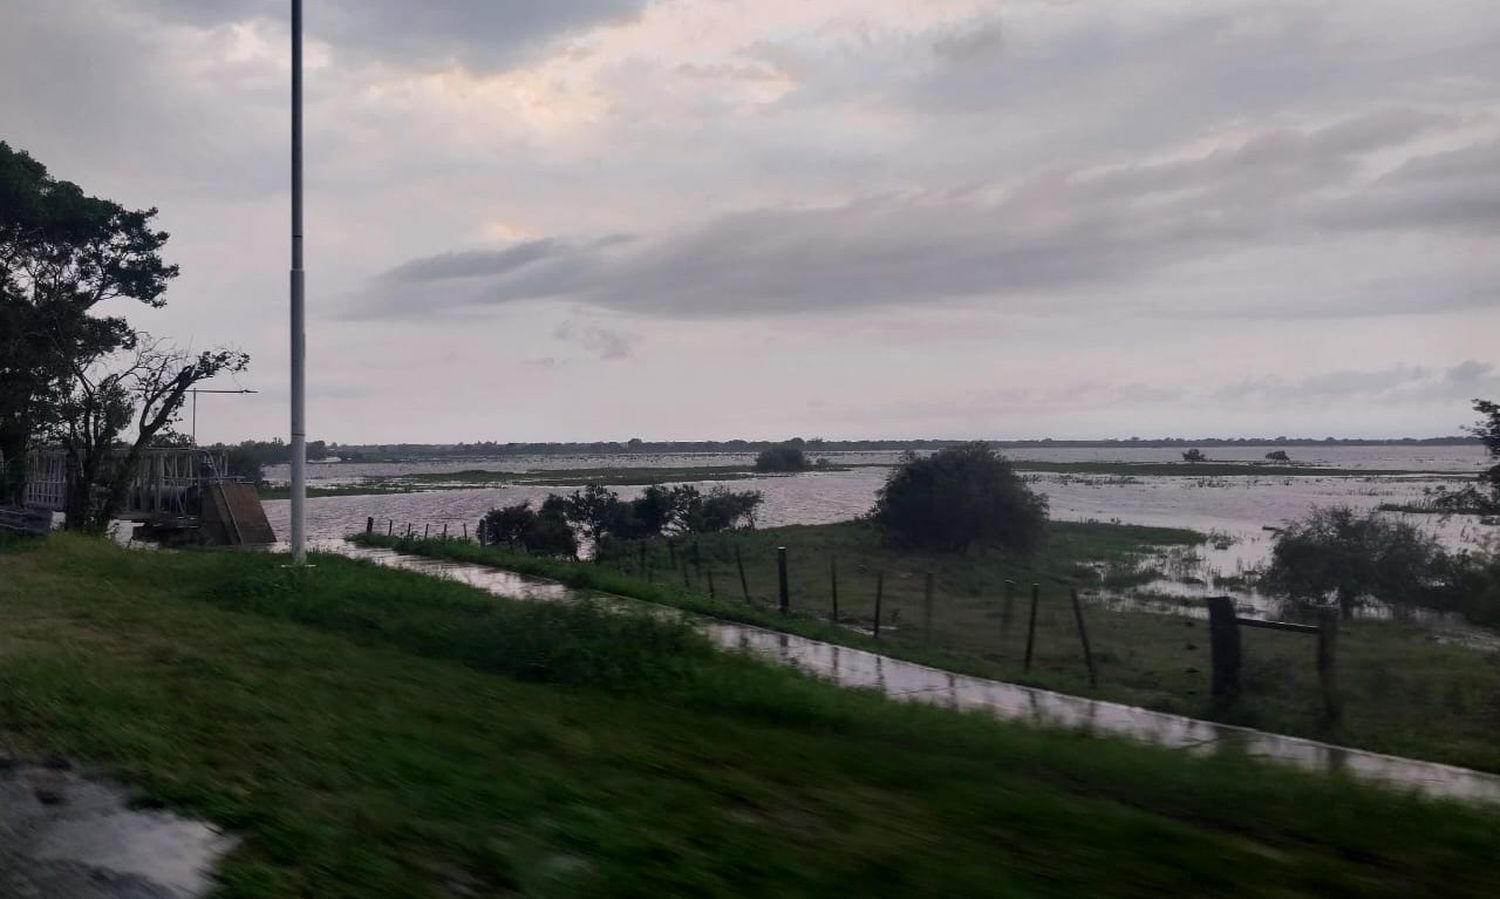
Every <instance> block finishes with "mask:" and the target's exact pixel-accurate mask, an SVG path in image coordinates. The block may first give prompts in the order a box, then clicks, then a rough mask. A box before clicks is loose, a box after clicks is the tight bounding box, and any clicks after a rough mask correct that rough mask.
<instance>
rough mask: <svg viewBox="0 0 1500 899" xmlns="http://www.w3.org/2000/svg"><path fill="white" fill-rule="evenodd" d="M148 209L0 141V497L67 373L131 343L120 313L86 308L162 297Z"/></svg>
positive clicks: (56, 402)
mask: <svg viewBox="0 0 1500 899" xmlns="http://www.w3.org/2000/svg"><path fill="white" fill-rule="evenodd" d="M155 216H156V210H155V209H147V210H128V209H126V208H124V207H123V206H121V205H119V204H118V203H115V202H112V201H109V200H103V199H100V198H97V197H91V196H88V195H87V194H85V193H84V192H83V190H82V189H81V188H80V187H78V185H76V184H72V183H70V182H67V181H58V180H56V179H55V178H53V177H52V176H51V175H49V174H48V172H47V169H46V167H45V166H43V165H42V164H41V163H40V162H37V161H36V160H35V159H33V158H31V156H29V155H28V154H26V153H25V152H22V151H18V150H13V149H11V147H10V146H9V145H7V144H5V143H4V142H0V456H3V457H4V459H5V471H4V477H3V478H0V503H7V502H11V503H14V502H19V501H20V498H21V495H22V493H23V491H24V489H25V483H26V469H25V465H26V457H27V452H28V450H29V449H30V446H31V444H32V441H33V440H34V439H35V438H36V437H37V435H38V434H39V433H40V432H41V431H42V430H43V429H44V428H47V427H49V426H53V425H55V424H56V419H55V416H54V414H53V412H54V410H56V409H58V408H59V407H60V400H61V399H62V397H63V395H64V394H65V393H67V392H68V389H69V387H68V384H69V382H70V381H71V380H72V379H73V378H74V376H75V373H76V371H77V370H78V369H79V368H84V367H87V366H88V365H90V364H91V363H92V362H93V361H95V360H97V359H99V358H101V357H103V356H105V355H107V354H109V353H112V352H115V351H117V350H121V349H126V348H128V347H129V346H130V345H131V343H132V333H131V330H130V327H129V326H128V325H127V324H126V322H125V320H124V319H123V318H120V317H107V316H106V317H100V316H95V315H92V314H91V311H92V310H93V309H94V308H95V307H96V306H98V305H99V304H100V303H103V302H105V301H106V300H110V299H115V298H126V299H132V300H137V301H139V302H142V303H145V304H146V305H148V306H153V307H159V306H161V305H163V301H162V300H161V295H162V293H163V292H164V291H165V290H166V287H167V283H168V282H169V281H170V280H171V279H172V278H175V277H176V276H177V267H176V266H174V265H167V264H166V263H164V262H163V261H162V258H161V255H160V250H161V248H162V245H163V244H165V243H166V240H167V234H166V232H164V231H156V230H153V229H152V228H151V220H152V219H153V218H154V217H155ZM100 411H101V413H102V412H103V411H104V410H102V409H101V410H100Z"/></svg>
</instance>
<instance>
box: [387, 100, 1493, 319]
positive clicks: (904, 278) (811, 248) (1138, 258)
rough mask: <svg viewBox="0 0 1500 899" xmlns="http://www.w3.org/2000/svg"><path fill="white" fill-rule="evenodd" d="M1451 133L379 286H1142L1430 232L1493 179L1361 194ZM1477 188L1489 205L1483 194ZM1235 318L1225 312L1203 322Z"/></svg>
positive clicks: (621, 291)
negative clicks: (1364, 179)
mask: <svg viewBox="0 0 1500 899" xmlns="http://www.w3.org/2000/svg"><path fill="white" fill-rule="evenodd" d="M1448 122H1449V120H1448V119H1447V118H1445V117H1443V116H1439V115H1435V114H1430V113H1424V112H1419V111H1412V110H1402V109H1394V110H1382V111H1377V112H1374V113H1370V114H1367V115H1363V116H1358V117H1354V118H1351V119H1347V120H1344V121H1339V122H1336V123H1333V124H1331V125H1328V126H1325V127H1322V128H1314V129H1303V130H1293V129H1274V130H1269V131H1265V132H1263V133H1261V134H1258V135H1255V136H1253V137H1251V138H1249V139H1247V140H1245V141H1244V142H1242V143H1240V144H1238V145H1235V146H1231V147H1227V148H1222V149H1218V150H1215V151H1212V152H1208V153H1206V154H1203V155H1200V156H1197V157H1193V158H1186V159H1179V160H1172V161H1167V162H1153V163H1149V164H1141V165H1128V166H1114V167H1110V168H1105V169H1091V170H1079V171H1072V172H1067V171H1059V172H1047V173H1043V174H1041V175H1037V176H1034V177H1032V178H1030V179H1027V180H1024V181H1022V182H1021V183H1020V184H1018V185H1017V186H1015V187H1014V188H1012V189H1010V190H1008V191H1004V192H996V191H986V190H978V191H972V192H969V193H967V194H964V195H959V196H954V195H952V194H949V193H938V194H932V193H916V194H906V195H894V196H885V197H877V198H871V199H868V200H864V201H860V202H854V203H849V204H846V205H842V206H836V207H827V208H779V209H762V210H752V211H747V212H740V213H735V214H730V215H726V216H723V217H720V218H718V219H714V220H711V221H708V222H705V223H703V224H701V225H699V226H697V227H694V228H688V229H684V230H681V231H677V232H674V233H668V234H665V235H661V236H659V237H657V238H656V239H654V240H646V239H640V240H634V241H630V242H625V243H609V244H606V243H604V242H599V241H596V242H593V243H591V244H590V243H583V242H577V241H538V242H534V243H532V244H524V245H519V246H515V247H511V248H507V249H505V250H501V251H495V252H491V253H481V254H475V253H465V254H453V255H447V256H440V257H434V258H430V259H425V260H414V261H412V262H409V263H407V264H406V265H404V266H401V267H399V268H398V269H396V270H394V271H393V272H392V273H390V274H389V275H387V276H386V277H385V278H383V279H382V280H386V281H389V280H391V279H392V277H393V276H399V277H398V278H397V280H400V281H402V282H404V284H405V285H407V286H415V284H416V282H421V287H422V288H423V289H427V288H437V287H439V286H442V285H440V284H439V282H440V281H443V280H446V279H450V278H452V277H453V276H454V273H455V272H457V273H460V274H462V275H464V276H465V277H467V278H470V279H471V280H472V282H473V283H472V284H471V285H470V286H469V287H468V288H467V289H465V290H458V291H455V290H449V291H448V292H447V293H446V294H445V297H444V300H443V302H445V303H448V304H451V305H457V306H466V305H484V304H496V303H506V302H515V301H522V300H536V299H545V298H549V297H563V296H566V297H568V298H571V299H574V300H577V301H580V302H585V303H590V304H593V305H597V306H601V307H605V308H610V309H616V310H622V311H630V312H637V313H645V314H652V315H663V316H677V317H702V316H728V317H747V316H756V315H764V314H786V313H797V312H816V311H829V310H834V311H838V310H850V309H863V308H870V307H880V306H888V305H895V304H902V303H926V302H932V301H942V300H951V299H959V298H993V297H1006V296H1010V297H1027V296H1030V297H1035V296H1040V295H1047V294H1049V293H1056V292H1059V291H1066V290H1070V289H1074V288H1080V287H1086V286H1092V285H1096V284H1099V283H1101V282H1106V281H1109V282H1114V283H1121V282H1127V281H1142V280H1144V279H1146V278H1148V277H1149V276H1151V275H1154V274H1157V273H1160V272H1162V271H1163V270H1165V269H1167V268H1168V267H1170V266H1172V265H1174V264H1178V263H1183V262H1190V261H1198V260H1203V259H1211V258H1213V257H1214V256H1215V255H1216V254H1220V253H1223V252H1226V251H1230V250H1243V249H1253V248H1255V247H1257V246H1263V245H1267V244H1271V245H1274V244H1276V243H1278V242H1283V243H1285V242H1292V241H1297V240H1307V239H1312V238H1315V237H1317V236H1318V234H1319V233H1320V232H1321V231H1328V230H1333V231H1337V230H1344V231H1350V232H1359V231H1362V230H1370V229H1382V230H1384V229H1392V228H1396V229H1410V230H1413V231H1417V230H1420V229H1421V228H1423V227H1425V226H1426V225H1428V224H1429V223H1430V222H1431V220H1432V217H1433V214H1432V212H1431V211H1430V207H1432V206H1435V205H1440V204H1441V202H1442V200H1443V199H1444V198H1447V197H1451V196H1453V195H1455V194H1458V193H1461V191H1460V190H1459V186H1460V185H1462V184H1464V183H1466V180H1465V179H1474V182H1473V183H1474V184H1478V185H1480V186H1482V185H1484V184H1485V183H1487V182H1486V181H1485V179H1487V178H1490V177H1492V176H1491V175H1490V173H1489V172H1488V170H1487V169H1486V168H1485V167H1484V166H1482V165H1478V164H1473V165H1468V164H1465V165H1460V164H1458V163H1457V162H1455V161H1451V160H1450V161H1447V162H1442V161H1438V162H1434V164H1433V167H1434V168H1435V169H1436V170H1438V171H1442V172H1445V173H1446V174H1445V175H1444V177H1441V178H1437V177H1432V176H1423V177H1417V176H1401V175H1400V174H1399V173H1397V174H1396V175H1393V176H1390V177H1387V178H1383V179H1379V180H1377V181H1376V182H1375V183H1373V184H1368V185H1365V184H1362V183H1361V182H1360V181H1359V179H1358V171H1359V163H1360V161H1361V159H1362V158H1363V157H1364V156H1365V155H1366V154H1369V153H1372V152H1376V151H1382V150H1388V149H1390V148H1398V147H1401V146H1403V145H1404V144H1406V143H1407V142H1408V141H1410V140H1411V139H1413V138H1415V137H1418V136H1422V135H1425V134H1428V133H1430V132H1432V131H1433V130H1434V129H1437V128H1440V127H1442V126H1444V125H1446V124H1448ZM1462 158H1464V159H1467V157H1462ZM1414 171H1416V172H1422V171H1425V170H1423V169H1422V168H1420V167H1418V168H1416V169H1414ZM1424 187H1425V189H1426V190H1427V192H1426V193H1424ZM1469 192H1470V194H1471V195H1474V196H1483V195H1484V194H1483V191H1482V190H1476V188H1475V187H1474V186H1473V185H1471V187H1470V191H1469ZM1398 201H1399V202H1398ZM1475 202H1480V201H1475ZM1480 204H1481V205H1482V202H1481V203H1480ZM1484 223H1485V219H1483V218H1482V217H1481V218H1478V219H1474V220H1473V224H1474V225H1476V226H1482V225H1483V224H1484ZM1465 297H1466V298H1460V299H1450V300H1448V301H1447V302H1448V303H1449V304H1450V305H1452V304H1453V303H1458V304H1459V305H1462V304H1464V303H1466V302H1473V303H1476V304H1478V305H1486V304H1488V303H1490V302H1491V300H1492V297H1487V296H1485V295H1478V297H1477V299H1476V298H1475V295H1473V294H1472V293H1471V292H1465ZM1095 302H1098V301H1097V300H1095ZM1432 302H1433V297H1432V296H1430V290H1429V291H1428V292H1423V291H1415V292H1412V293H1407V294H1398V293H1395V292H1392V293H1391V295H1390V297H1389V298H1387V300H1386V301H1385V306H1384V307H1383V308H1375V307H1361V308H1356V309H1353V310H1348V309H1345V310H1338V309H1337V308H1336V307H1337V303H1336V301H1332V300H1329V301H1320V300H1318V299H1311V300H1310V299H1308V298H1306V297H1299V298H1298V302H1297V308H1298V310H1299V312H1300V314H1302V315H1309V314H1319V311H1320V309H1321V308H1327V309H1334V311H1342V312H1344V313H1350V312H1352V313H1355V314H1358V313H1360V312H1361V311H1364V312H1371V311H1376V312H1389V311H1399V310H1402V309H1407V310H1410V309H1413V308H1415V309H1421V308H1424V307H1426V306H1428V305H1429V304H1431V303H1432ZM1320 303H1329V304H1331V305H1328V306H1326V307H1324V306H1320ZM372 308H374V309H376V310H379V309H380V308H381V307H380V304H378V303H377V304H375V306H374V307H372ZM1242 312H1243V310H1234V309H1224V308H1217V307H1216V308H1213V309H1210V310H1209V313H1208V314H1215V313H1217V314H1237V313H1242Z"/></svg>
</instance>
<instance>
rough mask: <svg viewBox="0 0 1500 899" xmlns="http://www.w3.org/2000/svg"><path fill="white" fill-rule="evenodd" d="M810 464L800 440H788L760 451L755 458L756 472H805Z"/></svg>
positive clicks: (810, 466)
mask: <svg viewBox="0 0 1500 899" xmlns="http://www.w3.org/2000/svg"><path fill="white" fill-rule="evenodd" d="M809 468H812V464H811V463H810V462H808V461H807V454H806V453H805V452H803V451H802V440H801V439H795V440H788V441H787V442H785V443H778V444H775V445H773V446H769V447H766V448H765V449H763V450H761V451H760V453H759V454H758V455H757V456H756V457H755V470H756V471H807V470H808V469H809Z"/></svg>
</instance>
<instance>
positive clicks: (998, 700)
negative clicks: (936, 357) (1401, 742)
mask: <svg viewBox="0 0 1500 899" xmlns="http://www.w3.org/2000/svg"><path fill="white" fill-rule="evenodd" d="M318 548H319V549H323V550H325V551H332V552H339V553H342V554H345V555H349V556H353V557H356V558H363V559H369V560H371V561H374V562H377V563H379V564H382V565H389V566H392V567H396V568H405V569H411V570H415V571H421V572H425V573H427V574H432V575H437V576H440V577H446V578H450V579H452V580H457V581H461V582H463V583H466V584H469V585H471V586H474V587H478V588H480V589H483V590H487V591H489V592H491V593H494V594H497V595H500V596H511V597H518V598H523V599H532V600H541V601H567V600H571V599H585V598H587V599H598V598H600V594H595V593H586V592H578V591H573V590H571V589H570V588H568V587H565V586H563V585H562V584H557V583H553V582H550V581H546V580H542V579H538V578H532V577H526V576H522V575H517V574H514V573H512V572H506V571H499V570H495V569H491V568H486V567H483V566H478V565H466V564H460V563H455V562H446V561H440V560H434V559H426V558H421V557H418V556H412V555H408V554H404V553H397V552H393V551H391V550H384V549H365V548H361V547H356V546H354V545H352V544H349V543H346V542H344V541H324V542H321V543H320V544H319V545H318ZM606 599H607V600H608V601H609V602H612V603H616V604H618V605H620V606H621V607H626V608H632V609H642V608H644V609H646V610H648V611H650V612H652V613H653V614H661V615H673V616H679V617H681V618H682V619H684V620H687V621H689V622H691V623H692V624H693V625H694V626H695V627H697V628H698V629H699V630H700V631H702V632H703V633H704V634H706V635H707V636H708V637H709V638H710V639H711V640H713V641H714V642H715V643H716V644H718V645H719V646H721V647H723V648H725V649H730V650H743V651H747V652H750V653H753V654H755V655H757V656H760V657H762V658H766V659H769V660H771V661H774V662H777V663H780V664H783V665H787V666H790V667H795V668H798V669H800V670H803V671H806V672H809V673H811V674H814V675H816V676H819V677H823V678H826V679H828V680H830V681H832V682H834V683H837V684H839V685H841V686H846V687H865V688H871V689H875V690H879V691H881V692H882V693H884V694H886V695H887V696H890V697H892V698H894V699H900V700H903V701H907V702H924V703H929V704H932V705H938V706H945V707H948V708H955V709H963V710H971V711H979V712H984V713H987V714H990V715H993V716H994V717H996V718H1000V719H1004V720H1008V721H1020V722H1024V723H1029V724H1033V725H1037V726H1043V727H1058V728H1067V729H1073V730H1080V731H1083V732H1085V733H1089V734H1095V735H1101V736H1114V737H1125V738H1128V739H1132V740H1136V741H1139V742H1143V743H1153V744H1157V745H1161V746H1166V747H1168V748H1171V749H1178V750H1182V751H1184V752H1187V753H1190V754H1193V755H1212V754H1216V753H1226V754H1238V755H1244V756H1249V757H1252V758H1258V759H1265V760H1270V761H1275V762H1280V763H1284V764H1291V765H1295V766H1297V767H1299V768H1303V769H1305V770H1309V771H1317V772H1326V773H1340V774H1347V775H1350V776H1352V777H1355V778H1358V779H1361V780H1366V781H1371V782H1375V783H1379V784H1383V785H1385V786H1389V787H1395V788H1398V789H1408V790H1416V791H1418V792H1421V793H1424V794H1427V795H1429V796H1437V797H1445V798H1456V799H1466V800H1473V801H1483V802H1494V803H1500V776H1496V775H1491V774H1485V773H1483V772H1479V771H1471V770H1469V769H1466V768H1457V767H1454V766H1451V765H1440V764H1437V763H1434V762H1423V761H1417V760H1413V759H1403V758H1397V757H1395V756H1388V755H1381V754H1379V753H1373V752H1364V751H1361V750H1356V749H1348V748H1344V747H1340V746H1333V745H1330V744H1327V743H1320V742H1317V741H1315V740H1304V739H1301V738H1298V737H1287V736H1282V735H1279V734H1271V733H1265V732H1262V731H1257V730H1251V729H1248V728H1242V727H1232V726H1229V725H1223V724H1215V723H1213V722H1210V721H1200V720H1197V719H1193V718H1185V717H1182V716H1178V715H1168V714H1164V713H1161V712H1153V711H1150V710H1147V709H1141V708H1135V707H1133V706H1126V705H1120V704H1118V703H1112V702H1100V701H1096V700H1091V699H1084V698H1082V697H1078V696H1068V695H1066V694H1062V693H1054V692H1051V691H1050V690H1038V689H1035V688H1032V687H1022V686H1018V685H1016V684H1008V683H1003V682H1001V681H993V680H987V679H984V678H978V677H970V676H967V675H961V674H953V673H951V672H947V671H942V670H939V669H936V668H929V667H927V666H926V665H918V664H915V663H912V662H906V661H902V660H899V659H893V658H890V657H887V656H881V655H878V654H876V653H872V652H866V651H864V650H859V649H850V648H847V647H842V646H836V645H833V644H830V643H824V642H821V641H818V640H810V639H807V638H805V637H798V636H794V635H791V634H784V633H780V632H777V631H770V630H766V629H764V628H759V627H754V626H751V625H745V624H737V623H733V622H728V621H721V620H718V619H712V618H705V617H702V616H697V615H692V614H688V613H684V612H680V611H678V610H675V609H668V608H667V607H664V606H654V605H650V604H648V603H643V602H639V601H636V600H628V599H623V598H620V597H606Z"/></svg>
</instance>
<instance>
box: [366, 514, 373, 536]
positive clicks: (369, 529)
mask: <svg viewBox="0 0 1500 899" xmlns="http://www.w3.org/2000/svg"><path fill="white" fill-rule="evenodd" d="M374 532H375V516H374V515H370V516H367V517H366V518H365V533H366V534H373V533H374Z"/></svg>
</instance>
